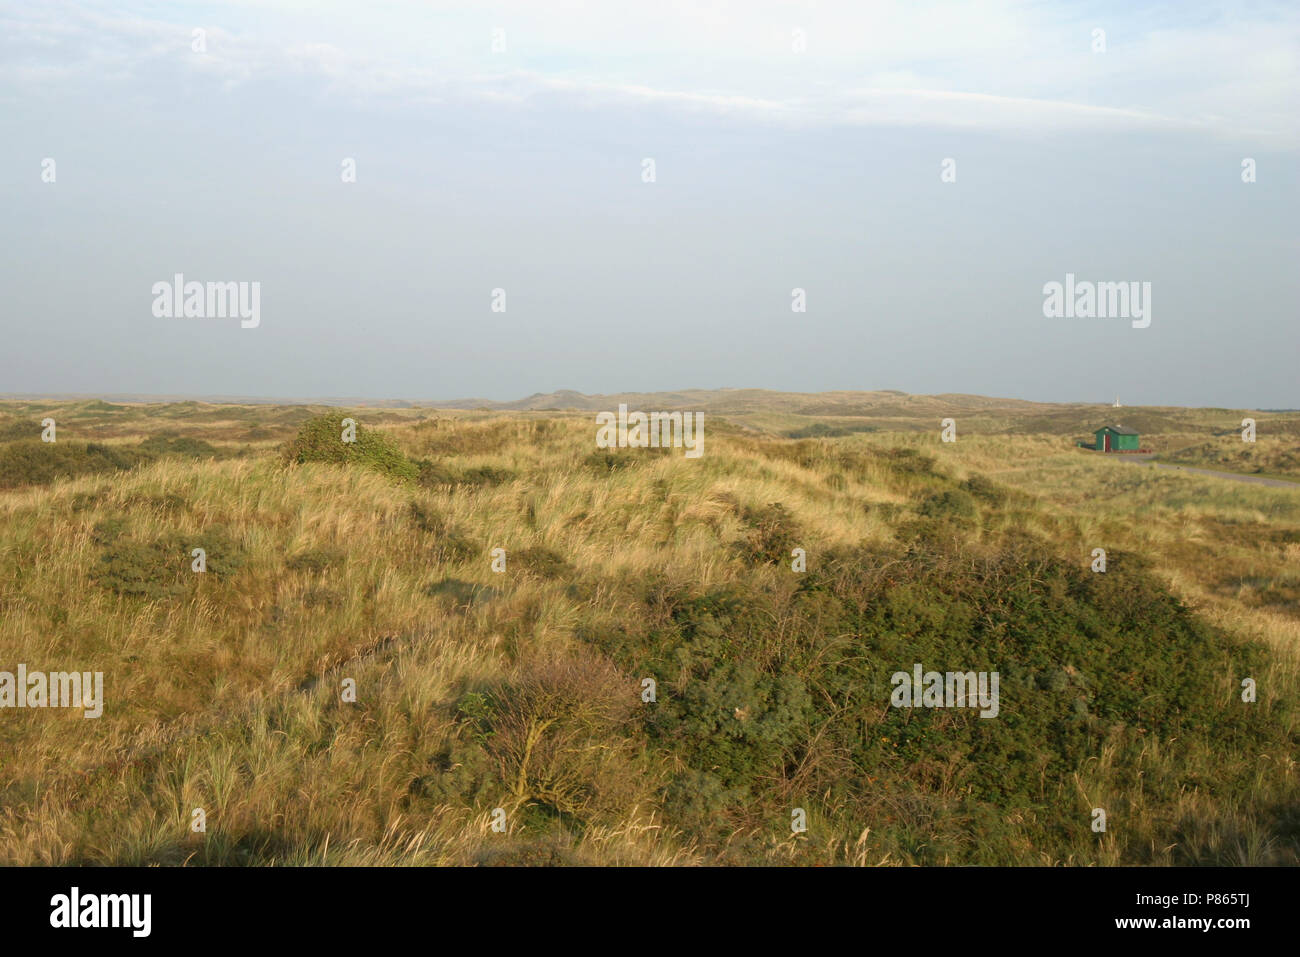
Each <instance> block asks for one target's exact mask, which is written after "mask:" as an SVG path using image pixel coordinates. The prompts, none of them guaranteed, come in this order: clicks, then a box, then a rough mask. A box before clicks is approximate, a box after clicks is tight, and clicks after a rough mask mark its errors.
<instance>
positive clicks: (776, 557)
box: [734, 502, 802, 565]
mask: <svg viewBox="0 0 1300 957" xmlns="http://www.w3.org/2000/svg"><path fill="white" fill-rule="evenodd" d="M741 519H742V521H744V523H745V524H746V525H747V526H749V531H748V533H747V534H746V535H745V537H744V538H742V539H740V540H739V541H737V542H735V543H734V547H735V548H736V549H737V551H739V553H740V556H741V558H742V559H743V560H744V561H745V562H747V563H749V564H751V565H775V564H780V563H781V562H782V561H784V560H785V559H786V558H788V557H789V555H790V552H791V550H793V549H794V547H795V546H796V545H798V544H799V541H800V539H801V537H802V532H801V531H800V529H799V525H798V524H797V523H796V522H795V520H794V519H793V518H792V517H791V516H790V513H789V512H787V511H786V509H785V506H784V505H782V504H780V503H779V502H773V503H772V504H770V505H765V506H762V507H753V506H745V507H744V508H743V509H742V510H741Z"/></svg>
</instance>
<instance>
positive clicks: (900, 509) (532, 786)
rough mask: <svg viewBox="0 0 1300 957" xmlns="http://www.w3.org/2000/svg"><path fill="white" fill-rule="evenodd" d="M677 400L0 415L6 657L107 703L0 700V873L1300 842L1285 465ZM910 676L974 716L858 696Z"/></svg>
mask: <svg viewBox="0 0 1300 957" xmlns="http://www.w3.org/2000/svg"><path fill="white" fill-rule="evenodd" d="M569 395H570V396H571V395H576V394H569ZM561 398H563V395H562V396H561ZM619 398H620V397H599V399H598V401H600V402H605V403H606V404H604V405H597V406H594V408H600V409H608V408H612V407H614V405H616V404H617V401H619ZM681 398H682V401H683V402H684V403H686V404H687V406H688V407H692V408H703V409H704V410H705V411H706V430H707V433H708V444H707V451H706V454H705V455H704V456H703V457H702V458H700V459H697V460H689V459H685V458H684V457H683V456H682V455H681V453H680V451H678V452H672V451H662V452H661V451H658V450H648V449H647V450H622V451H608V452H607V451H600V450H597V449H596V448H595V445H594V440H593V439H594V433H595V427H594V422H593V416H592V414H591V412H590V408H588V410H586V411H580V412H579V411H574V412H564V411H557V412H547V411H538V410H537V409H533V408H521V409H489V410H480V411H474V410H446V409H444V410H432V409H423V408H409V409H404V408H384V409H376V408H370V409H365V408H358V409H353V410H351V411H350V412H348V411H344V410H341V409H327V408H323V407H309V406H267V405H248V406H224V405H210V404H205V403H195V402H184V403H171V404H166V405H129V404H110V403H104V402H98V401H93V400H85V401H75V402H54V403H42V402H39V401H22V402H11V403H0V413H3V414H2V415H0V581H3V582H5V583H6V584H5V586H4V588H3V591H0V612H2V614H0V648H3V649H4V656H3V658H2V659H0V670H13V669H14V667H15V666H16V665H17V664H18V663H25V664H26V665H27V667H28V668H29V669H45V670H62V669H72V668H76V669H77V670H92V671H93V670H101V671H103V672H104V675H105V699H106V700H105V707H104V714H103V716H102V717H101V718H98V719H95V720H86V719H84V718H82V717H81V714H80V712H75V713H68V712H64V711H56V710H5V711H0V861H3V862H5V863H17V864H28V863H104V864H108V863H120V864H135V863H153V862H158V863H182V862H188V863H191V864H201V863H207V864H265V863H274V864H304V863H331V864H345V863H348V864H356V863H414V864H422V863H482V864H517V863H525V864H564V863H656V864H658V863H673V864H686V863H715V862H721V863H731V864H747V863H769V862H793V863H801V864H810V863H850V864H912V863H920V864H1134V863H1137V864H1182V863H1197V864H1243V863H1251V864H1261V863H1264V864H1267V863H1286V864H1295V863H1300V814H1298V812H1297V810H1296V809H1297V807H1300V802H1298V801H1297V798H1298V797H1300V781H1298V780H1297V770H1296V764H1295V755H1296V753H1297V744H1298V743H1300V740H1298V738H1300V732H1298V730H1297V725H1296V711H1295V702H1296V701H1297V691H1300V667H1298V665H1300V655H1298V654H1297V649H1298V648H1300V572H1298V571H1297V567H1298V561H1300V489H1296V490H1291V489H1286V488H1280V489H1279V488H1267V487H1256V486H1251V485H1244V484H1243V485H1236V484H1232V483H1228V482H1225V481H1223V480H1219V479H1214V478H1209V477H1199V476H1193V475H1185V474H1175V473H1168V472H1164V473H1159V472H1156V471H1155V470H1148V469H1137V468H1133V467H1132V466H1130V465H1128V464H1126V463H1122V462H1117V461H1115V460H1114V459H1113V458H1106V457H1103V456H1097V455H1090V454H1089V453H1086V452H1082V451H1079V450H1076V449H1074V448H1073V447H1072V445H1073V440H1074V439H1075V438H1081V437H1083V434H1085V433H1088V432H1090V430H1091V428H1092V427H1095V424H1100V422H1106V421H1110V420H1111V418H1112V416H1111V414H1110V413H1112V412H1115V410H1106V409H1105V407H1092V406H1059V407H1058V406H1046V405H1041V404H1035V403H1019V402H1015V401H1004V400H990V399H981V398H980V397H966V396H936V397H916V396H904V395H902V394H898V393H841V394H828V395H824V396H801V397H788V396H780V395H775V396H774V395H773V394H767V393H757V392H755V393H753V394H751V393H749V392H748V391H747V390H745V391H742V390H723V391H720V392H717V393H711V394H709V395H708V396H702V395H701V396H692V395H690V394H686V393H683V394H681ZM692 398H696V399H699V400H700V403H699V405H694V406H691V405H689V403H690V401H691V399H692ZM553 399H554V397H545V396H544V397H534V400H526V401H527V402H533V403H534V404H536V403H539V402H547V401H552V400H553ZM660 399H666V397H664V396H651V397H632V399H631V401H629V404H630V405H631V406H632V407H633V408H638V407H640V408H646V409H651V408H653V409H661V408H671V407H672V405H671V404H670V402H669V401H662V402H661V401H659V400H660ZM611 400H612V401H611ZM593 401H595V400H593ZM624 401H627V399H624ZM538 408H545V406H538ZM556 408H559V406H556ZM727 410H730V411H727ZM1119 413H1121V414H1122V415H1123V416H1124V419H1123V421H1124V423H1125V424H1130V425H1134V426H1135V427H1140V428H1143V429H1144V432H1150V433H1152V441H1153V442H1161V441H1163V437H1162V436H1177V437H1178V438H1176V439H1175V438H1170V439H1169V443H1170V444H1168V445H1159V444H1157V445H1156V446H1155V447H1156V448H1158V449H1161V450H1162V451H1164V450H1176V449H1177V448H1190V447H1193V445H1194V442H1193V441H1191V440H1195V441H1197V442H1201V443H1205V442H1210V441H1212V440H1213V438H1214V437H1213V436H1212V435H1208V436H1207V435H1206V430H1210V429H1215V428H1218V429H1223V430H1228V429H1231V428H1232V427H1233V426H1235V425H1236V424H1237V423H1239V422H1240V420H1241V418H1242V417H1243V416H1242V415H1238V414H1237V413H1235V412H1228V411H1227V410H1176V409H1152V410H1128V409H1125V410H1119ZM1244 414H1245V413H1243V415H1244ZM47 415H48V416H53V417H54V418H55V419H56V420H57V422H58V430H59V431H58V442H57V443H55V444H54V445H49V444H46V443H41V442H40V441H39V434H40V425H39V423H40V420H41V419H42V418H43V417H45V416H47ZM345 415H351V416H352V417H353V418H355V419H356V421H357V422H358V423H359V427H360V433H361V435H362V436H365V441H363V442H359V443H358V444H357V447H356V448H355V449H349V450H348V452H347V453H346V454H342V455H340V454H338V450H337V449H333V448H330V447H329V446H328V443H326V442H324V440H322V438H321V437H322V436H325V437H326V438H328V436H330V435H332V434H333V433H334V431H335V430H336V429H337V428H338V425H339V420H341V419H342V418H343V417H344V416H345ZM1254 415H1255V417H1256V418H1257V419H1258V421H1259V423H1260V426H1259V428H1260V436H1261V438H1260V447H1263V443H1264V442H1265V439H1267V440H1268V442H1270V443H1273V442H1276V443H1278V445H1277V448H1278V449H1285V448H1288V447H1289V448H1292V449H1293V448H1294V447H1295V444H1296V443H1295V440H1294V436H1295V435H1296V434H1297V433H1296V429H1297V421H1300V417H1298V416H1296V415H1295V414H1286V413H1277V414H1268V413H1255V414H1254ZM947 416H952V417H954V418H956V419H957V421H958V441H957V442H956V443H953V444H946V443H941V442H940V441H939V440H938V419H939V418H942V417H947ZM1234 418H1235V421H1234ZM817 425H821V426H822V427H823V428H822V430H821V431H826V432H834V434H831V435H829V436H828V437H824V438H803V439H798V438H790V437H788V435H789V433H792V432H794V433H798V432H801V431H806V430H808V429H810V428H812V427H814V426H817ZM850 425H851V426H852V427H849V426H850ZM859 426H860V427H859ZM1162 428H1163V429H1165V430H1166V431H1165V432H1164V433H1162V435H1161V436H1157V435H1156V434H1155V433H1157V432H1158V430H1160V429H1162ZM836 429H840V430H842V432H843V433H844V434H840V433H839V432H835V431H834V430H836ZM816 431H817V430H814V433H813V434H816ZM1286 436H1292V438H1290V439H1287V438H1285V437H1286ZM1184 441H1187V446H1182V445H1179V444H1177V443H1182V442H1184ZM1287 442H1289V443H1290V445H1289V446H1287V445H1286V443H1287ZM1144 444H1147V438H1146V435H1145V434H1144ZM1269 447H1270V448H1271V447H1272V446H1269ZM1270 454H1272V453H1270ZM1283 454H1285V453H1284V452H1280V453H1279V455H1283ZM195 547H202V548H204V549H205V551H206V554H207V561H208V564H207V571H206V572H205V573H203V574H196V573H193V572H192V571H191V559H190V554H191V550H192V549H193V548H195ZM1099 547H1100V548H1104V549H1106V551H1107V556H1108V567H1107V570H1106V572H1105V573H1104V574H1098V573H1094V572H1093V571H1091V570H1090V563H1091V561H1092V557H1091V556H1092V552H1093V549H1095V548H1099ZM494 549H504V556H505V568H504V571H499V572H498V571H494V570H493V560H494V553H493V550H494ZM794 549H803V550H804V551H805V552H806V556H807V566H806V570H804V571H802V572H800V571H795V570H794V569H792V555H791V553H792V551H793V550H794ZM499 554H500V553H497V555H499ZM915 663H921V664H922V665H923V666H924V668H925V669H926V670H937V671H968V670H973V671H997V672H998V673H999V675H1000V677H1001V692H1000V694H1001V705H1000V710H999V714H998V715H997V717H995V718H989V719H983V718H980V717H978V715H977V713H975V712H973V711H970V710H957V709H899V708H893V707H891V706H890V694H891V675H892V674H893V673H895V672H898V671H910V670H911V669H912V667H913V665H914V664H915ZM1244 678H1252V679H1254V681H1255V682H1256V684H1257V687H1258V700H1257V701H1255V702H1254V703H1244V702H1243V701H1242V700H1241V683H1242V680H1243V679H1244ZM645 679H652V680H653V682H654V687H655V690H656V695H655V700H654V701H653V702H647V701H644V700H643V688H644V682H645ZM345 680H346V681H350V682H354V683H355V689H356V694H355V697H356V700H355V702H352V701H345V700H343V696H342V691H343V689H344V682H345ZM200 807H201V808H203V809H204V810H205V812H206V815H207V830H206V832H205V833H195V832H194V831H192V830H191V827H190V823H191V819H192V812H193V809H194V808H200ZM498 808H500V809H502V810H503V811H504V812H505V818H504V821H505V830H504V832H497V831H494V830H493V828H492V823H493V819H494V818H493V812H494V811H495V810H496V809H498ZM1095 808H1102V809H1104V810H1105V811H1106V815H1107V829H1106V830H1105V832H1104V833H1097V832H1094V831H1093V830H1092V827H1091V825H1092V821H1093V809H1095ZM795 809H802V810H803V811H804V812H805V814H806V817H807V821H808V829H807V831H806V832H804V833H801V834H794V833H792V831H791V827H790V822H791V815H792V812H793V811H794V810H795Z"/></svg>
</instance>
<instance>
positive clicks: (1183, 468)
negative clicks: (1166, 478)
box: [1122, 455, 1300, 489]
mask: <svg viewBox="0 0 1300 957" xmlns="http://www.w3.org/2000/svg"><path fill="white" fill-rule="evenodd" d="M1122 461H1125V462H1133V463H1136V464H1138V465H1154V466H1155V467H1156V468H1158V469H1176V470H1177V471H1179V472H1194V473H1196V474H1197V475H1209V476H1211V477H1213V478H1221V479H1232V480H1233V481H1234V482H1251V483H1253V484H1255V485H1271V486H1272V487H1274V488H1294V489H1300V482H1288V481H1287V480H1286V479H1275V478H1267V477H1265V476H1263V475H1242V474H1241V473H1239V472H1216V471H1214V470H1213V469H1198V468H1193V467H1192V466H1190V465H1166V464H1165V463H1163V462H1152V461H1151V456H1149V455H1143V456H1141V457H1139V456H1133V457H1132V458H1129V457H1128V456H1127V455H1126V456H1124V458H1123V459H1122Z"/></svg>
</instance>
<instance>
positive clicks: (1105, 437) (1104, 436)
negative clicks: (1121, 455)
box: [1102, 432, 1110, 452]
mask: <svg viewBox="0 0 1300 957" xmlns="http://www.w3.org/2000/svg"><path fill="white" fill-rule="evenodd" d="M1102 439H1103V441H1105V443H1106V451H1107V452H1109V451H1110V433H1109V432H1103V433H1102Z"/></svg>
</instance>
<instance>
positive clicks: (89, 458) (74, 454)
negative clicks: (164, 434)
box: [0, 438, 150, 488]
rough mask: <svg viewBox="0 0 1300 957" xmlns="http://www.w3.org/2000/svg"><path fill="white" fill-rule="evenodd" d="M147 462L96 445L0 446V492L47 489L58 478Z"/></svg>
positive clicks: (32, 442)
mask: <svg viewBox="0 0 1300 957" xmlns="http://www.w3.org/2000/svg"><path fill="white" fill-rule="evenodd" d="M149 458H150V456H148V455H147V454H145V453H142V452H140V451H138V450H136V449H131V448H126V447H122V446H113V445H103V444H101V443H98V442H70V441H58V442H42V441H41V440H40V439H39V438H37V439H22V440H19V441H17V442H10V443H8V444H6V445H3V446H0V488H19V487H21V486H24V485H48V484H49V483H51V482H53V481H54V480H55V479H60V478H76V477H77V476H79V475H95V474H100V473H105V472H119V471H122V470H124V469H129V468H134V467H135V466H136V465H139V464H140V463H141V462H145V461H148V460H149Z"/></svg>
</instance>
